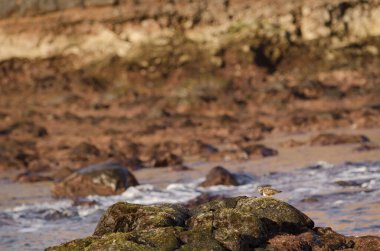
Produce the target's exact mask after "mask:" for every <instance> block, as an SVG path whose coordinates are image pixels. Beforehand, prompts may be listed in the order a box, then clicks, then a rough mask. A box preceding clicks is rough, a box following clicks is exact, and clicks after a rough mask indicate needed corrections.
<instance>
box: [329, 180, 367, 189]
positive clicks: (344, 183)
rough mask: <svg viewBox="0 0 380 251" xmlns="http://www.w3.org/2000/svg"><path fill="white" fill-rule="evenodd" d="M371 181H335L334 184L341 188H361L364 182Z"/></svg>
mask: <svg viewBox="0 0 380 251" xmlns="http://www.w3.org/2000/svg"><path fill="white" fill-rule="evenodd" d="M368 181H369V180H362V181H356V180H338V181H335V182H334V184H336V185H338V186H341V187H360V186H361V185H362V184H363V183H364V182H368Z"/></svg>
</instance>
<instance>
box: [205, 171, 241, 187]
mask: <svg viewBox="0 0 380 251" xmlns="http://www.w3.org/2000/svg"><path fill="white" fill-rule="evenodd" d="M217 185H225V186H237V185H239V182H238V181H237V179H236V178H235V176H234V175H233V174H232V173H230V172H229V171H228V170H227V169H225V168H224V167H222V166H216V167H214V168H213V169H211V170H210V171H209V172H208V174H207V176H206V180H205V181H203V182H202V183H201V184H199V186H201V187H210V186H217Z"/></svg>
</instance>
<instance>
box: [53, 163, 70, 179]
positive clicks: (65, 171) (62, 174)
mask: <svg viewBox="0 0 380 251" xmlns="http://www.w3.org/2000/svg"><path fill="white" fill-rule="evenodd" d="M73 172H74V170H73V169H71V168H70V167H68V166H63V167H60V168H59V169H58V170H55V171H54V172H53V173H52V177H54V180H55V181H62V180H63V179H65V178H66V177H68V176H69V175H70V174H72V173H73Z"/></svg>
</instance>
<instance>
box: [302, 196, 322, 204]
mask: <svg viewBox="0 0 380 251" xmlns="http://www.w3.org/2000/svg"><path fill="white" fill-rule="evenodd" d="M319 198H320V196H310V197H306V198H303V199H302V200H301V202H304V203H315V202H318V201H319Z"/></svg>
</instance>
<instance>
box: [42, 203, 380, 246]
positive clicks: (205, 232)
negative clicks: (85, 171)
mask: <svg viewBox="0 0 380 251" xmlns="http://www.w3.org/2000/svg"><path fill="white" fill-rule="evenodd" d="M365 246H366V247H367V248H369V249H367V250H376V248H379V247H380V238H379V237H356V238H351V237H345V236H342V235H339V234H337V233H336V232H334V231H332V230H331V229H329V228H314V222H313V221H312V220H311V219H310V218H309V217H307V216H306V215H305V214H303V213H302V212H300V211H299V210H297V209H296V208H294V207H292V206H291V205H289V204H287V203H285V202H283V201H280V200H277V199H273V198H247V197H237V198H230V199H225V200H215V201H212V202H209V203H205V204H202V205H200V206H198V207H196V208H194V209H191V210H189V209H187V208H185V207H183V206H181V205H169V204H163V205H156V206H142V205H135V204H128V203H125V202H119V203H116V204H114V205H113V206H111V207H110V208H109V209H108V210H107V211H106V212H105V214H104V215H103V216H102V218H101V219H100V221H99V223H98V225H97V227H96V229H95V232H94V235H93V236H90V237H87V238H84V239H79V240H74V241H71V242H68V243H65V244H62V245H59V246H56V247H50V248H48V249H46V250H50V251H51V250H62V251H63V250H109V249H114V250H168V251H169V250H300V251H301V250H341V249H349V250H362V248H363V247H365Z"/></svg>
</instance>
